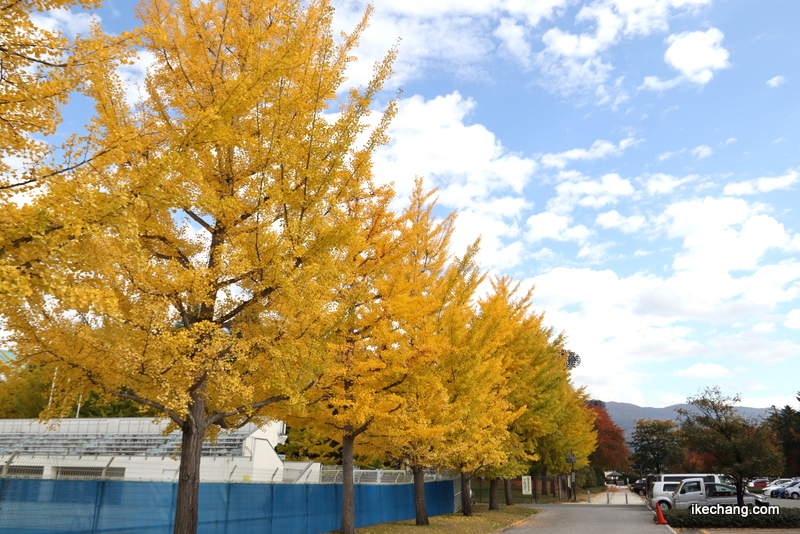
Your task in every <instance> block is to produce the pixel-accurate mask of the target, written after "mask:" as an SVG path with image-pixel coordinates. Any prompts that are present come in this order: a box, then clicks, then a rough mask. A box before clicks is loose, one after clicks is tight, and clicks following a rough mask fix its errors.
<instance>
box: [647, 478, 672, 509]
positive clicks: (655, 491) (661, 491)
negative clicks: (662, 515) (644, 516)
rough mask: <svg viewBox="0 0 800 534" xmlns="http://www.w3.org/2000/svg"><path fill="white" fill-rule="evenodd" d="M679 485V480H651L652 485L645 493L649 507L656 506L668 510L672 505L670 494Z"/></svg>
mask: <svg viewBox="0 0 800 534" xmlns="http://www.w3.org/2000/svg"><path fill="white" fill-rule="evenodd" d="M678 486H680V482H653V487H652V489H651V490H650V492H649V493H648V494H647V497H648V502H649V503H650V507H651V508H655V507H656V506H658V507H660V508H661V509H662V510H669V509H670V508H672V507H673V504H672V494H673V493H675V490H676V489H678Z"/></svg>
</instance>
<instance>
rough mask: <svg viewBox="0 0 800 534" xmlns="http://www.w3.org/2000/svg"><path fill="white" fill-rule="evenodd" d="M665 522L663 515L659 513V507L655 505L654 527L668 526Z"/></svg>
mask: <svg viewBox="0 0 800 534" xmlns="http://www.w3.org/2000/svg"><path fill="white" fill-rule="evenodd" d="M668 524H669V523H667V520H666V519H664V514H662V513H661V506H660V505H658V504H656V525H668Z"/></svg>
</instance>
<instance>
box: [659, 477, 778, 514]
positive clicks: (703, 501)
mask: <svg viewBox="0 0 800 534" xmlns="http://www.w3.org/2000/svg"><path fill="white" fill-rule="evenodd" d="M672 503H673V505H674V506H675V509H676V510H686V509H687V508H689V507H690V506H691V505H692V504H694V503H697V504H698V505H700V506H710V505H715V504H722V505H735V504H737V500H736V488H735V487H734V486H731V485H730V484H722V483H720V482H706V481H705V480H703V479H702V478H687V479H685V480H683V481H681V484H680V486H678V489H676V490H675V493H673V494H672ZM744 504H746V505H748V506H756V505H758V506H767V505H769V501H767V499H766V498H765V497H764V496H763V495H754V494H752V493H749V492H745V494H744Z"/></svg>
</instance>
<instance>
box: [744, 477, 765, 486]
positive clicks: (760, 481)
mask: <svg viewBox="0 0 800 534" xmlns="http://www.w3.org/2000/svg"><path fill="white" fill-rule="evenodd" d="M768 485H769V480H767V479H766V478H757V479H755V480H753V481H752V482H750V484H748V486H750V487H751V488H766V487H767V486H768Z"/></svg>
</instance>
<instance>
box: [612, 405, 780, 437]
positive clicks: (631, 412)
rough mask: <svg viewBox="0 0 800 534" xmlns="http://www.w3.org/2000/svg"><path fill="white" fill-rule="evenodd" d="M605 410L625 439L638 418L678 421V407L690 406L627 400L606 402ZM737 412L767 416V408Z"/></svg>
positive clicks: (740, 409)
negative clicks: (639, 403) (650, 405)
mask: <svg viewBox="0 0 800 534" xmlns="http://www.w3.org/2000/svg"><path fill="white" fill-rule="evenodd" d="M605 404H606V411H607V412H608V415H609V416H610V417H611V419H612V420H613V421H614V423H615V424H616V425H617V426H618V427H620V428H621V429H622V430H623V431H624V432H625V439H627V440H629V439H631V433H633V429H634V428H635V427H636V421H638V420H639V419H672V420H673V421H675V422H676V423H677V422H678V421H677V420H678V412H677V410H678V409H679V408H684V409H687V410H691V409H692V406H690V405H688V404H673V405H672V406H667V407H666V408H648V407H644V408H643V407H641V406H636V405H635V404H630V403H627V402H611V401H610V402H606V403H605ZM737 410H738V411H739V413H741V414H742V415H744V416H745V417H767V416H768V415H769V409H767V408H744V407H739V408H737Z"/></svg>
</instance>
